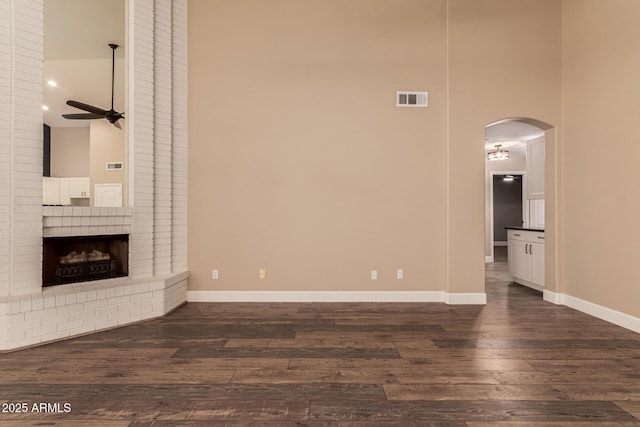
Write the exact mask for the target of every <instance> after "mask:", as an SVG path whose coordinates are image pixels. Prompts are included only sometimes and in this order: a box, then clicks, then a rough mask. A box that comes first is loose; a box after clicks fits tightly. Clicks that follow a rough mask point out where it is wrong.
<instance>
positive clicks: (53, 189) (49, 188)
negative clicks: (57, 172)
mask: <svg viewBox="0 0 640 427" xmlns="http://www.w3.org/2000/svg"><path fill="white" fill-rule="evenodd" d="M42 204H43V205H59V204H60V179H59V178H52V177H49V176H45V177H43V178H42Z"/></svg>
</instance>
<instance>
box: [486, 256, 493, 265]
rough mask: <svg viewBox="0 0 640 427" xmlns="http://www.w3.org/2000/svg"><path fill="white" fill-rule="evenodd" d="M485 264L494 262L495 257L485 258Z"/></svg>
mask: <svg viewBox="0 0 640 427" xmlns="http://www.w3.org/2000/svg"><path fill="white" fill-rule="evenodd" d="M484 262H485V264H489V263H492V262H493V255H492V256H485V257H484Z"/></svg>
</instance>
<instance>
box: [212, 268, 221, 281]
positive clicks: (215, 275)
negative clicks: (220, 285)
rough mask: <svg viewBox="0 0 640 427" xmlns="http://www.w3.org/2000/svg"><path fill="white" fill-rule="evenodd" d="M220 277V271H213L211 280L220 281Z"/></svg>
mask: <svg viewBox="0 0 640 427" xmlns="http://www.w3.org/2000/svg"><path fill="white" fill-rule="evenodd" d="M218 276H219V274H218V270H213V271H212V272H211V278H212V279H213V280H218Z"/></svg>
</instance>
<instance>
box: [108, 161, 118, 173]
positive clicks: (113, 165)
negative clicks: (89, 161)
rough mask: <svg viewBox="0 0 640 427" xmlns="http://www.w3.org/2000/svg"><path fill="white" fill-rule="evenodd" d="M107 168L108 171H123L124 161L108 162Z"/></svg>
mask: <svg viewBox="0 0 640 427" xmlns="http://www.w3.org/2000/svg"><path fill="white" fill-rule="evenodd" d="M107 170H108V171H121V170H122V162H107Z"/></svg>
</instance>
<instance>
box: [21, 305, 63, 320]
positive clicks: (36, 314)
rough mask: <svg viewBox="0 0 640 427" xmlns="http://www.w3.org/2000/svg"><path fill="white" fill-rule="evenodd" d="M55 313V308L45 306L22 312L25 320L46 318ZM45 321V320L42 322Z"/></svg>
mask: <svg viewBox="0 0 640 427" xmlns="http://www.w3.org/2000/svg"><path fill="white" fill-rule="evenodd" d="M56 314H57V311H56V309H55V308H45V309H44V310H36V311H30V312H28V313H25V314H24V318H25V320H33V319H46V318H48V317H53V316H55V315H56ZM44 323H47V322H46V321H44V322H43V324H44Z"/></svg>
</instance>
